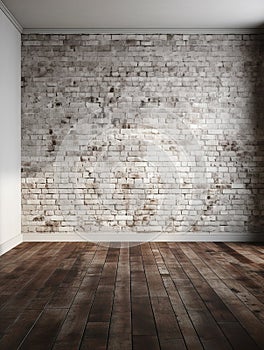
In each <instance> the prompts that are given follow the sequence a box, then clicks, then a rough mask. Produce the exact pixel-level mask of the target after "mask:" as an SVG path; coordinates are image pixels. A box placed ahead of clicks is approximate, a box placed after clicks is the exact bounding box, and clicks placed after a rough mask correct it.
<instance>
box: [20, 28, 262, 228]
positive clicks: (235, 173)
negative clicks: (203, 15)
mask: <svg viewBox="0 0 264 350" xmlns="http://www.w3.org/2000/svg"><path fill="white" fill-rule="evenodd" d="M263 42H264V41H263V35H164V34H162V35H158V34H157V35H54V36H53V35H32V34H31V35H23V47H22V75H23V76H22V171H23V172H22V188H23V189H22V197H23V199H22V211H23V219H22V227H23V232H24V233H26V232H41V233H49V232H73V231H75V232H85V231H90V232H100V231H105V230H108V229H109V230H117V231H132V232H152V231H153V232H155V231H165V232H175V231H176V232H184V231H194V232H199V231H203V232H204V231H206V232H215V231H220V232H230V233H232V232H239V231H241V232H242V231H243V232H245V231H246V232H255V231H257V232H259V231H261V230H262V228H263V223H264V222H263V221H264V220H263V213H264V190H263V188H264V184H263V169H264V168H263V164H264V163H263V161H264V158H263V146H264V142H263V120H264V118H263V117H264V116H263V111H264V102H263V101H264V99H263V94H264V88H263V86H264V72H263V63H262V62H263Z"/></svg>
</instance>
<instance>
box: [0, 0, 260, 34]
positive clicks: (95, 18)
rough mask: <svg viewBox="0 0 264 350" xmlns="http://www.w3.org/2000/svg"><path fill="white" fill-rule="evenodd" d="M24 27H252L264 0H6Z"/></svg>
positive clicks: (6, 3) (256, 21)
mask: <svg viewBox="0 0 264 350" xmlns="http://www.w3.org/2000/svg"><path fill="white" fill-rule="evenodd" d="M3 2H4V4H5V5H6V6H7V8H8V9H9V10H10V11H11V13H12V14H13V15H14V16H15V18H16V19H17V20H18V22H19V23H20V24H21V25H22V26H23V27H24V28H47V29H48V28H50V29H53V28H54V29H59V28H68V29H72V28H76V29H78V28H110V29H111V28H112V29H115V28H127V29H129V28H155V29H159V28H190V29H191V28H220V29H221V28H253V27H258V26H263V24H264V0H3Z"/></svg>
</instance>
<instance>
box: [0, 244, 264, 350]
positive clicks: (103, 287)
mask: <svg viewBox="0 0 264 350" xmlns="http://www.w3.org/2000/svg"><path fill="white" fill-rule="evenodd" d="M263 291H264V245H260V244H237V243H236V244H234V243H229V244H224V243H145V244H143V245H138V246H134V247H130V248H122V249H119V248H108V247H103V246H97V245H94V244H90V243H23V244H21V245H19V246H18V247H17V248H15V249H13V250H11V251H10V252H8V253H7V254H5V255H4V256H2V257H1V258H0V302H1V309H0V349H4V350H12V349H26V350H31V349H34V350H35V349H37V350H39V349H45V350H46V349H55V350H61V349H63V350H74V349H92V350H100V349H111V350H117V349H120V350H127V349H128V350H129V349H144V350H155V349H166V350H167V349H210V350H217V349H220V350H224V349H238V350H243V349H249V350H253V349H264V293H263Z"/></svg>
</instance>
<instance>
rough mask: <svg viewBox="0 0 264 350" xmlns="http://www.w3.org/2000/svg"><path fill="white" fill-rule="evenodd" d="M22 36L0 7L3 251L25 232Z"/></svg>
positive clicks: (0, 214) (0, 212)
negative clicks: (22, 224) (22, 178)
mask: <svg viewBox="0 0 264 350" xmlns="http://www.w3.org/2000/svg"><path fill="white" fill-rule="evenodd" d="M20 67H21V35H20V33H19V31H18V30H17V29H16V28H15V26H14V25H13V24H12V23H11V22H10V20H9V19H8V18H7V17H6V15H5V14H4V13H3V12H2V11H1V10H0V254H3V253H4V252H6V251H8V250H9V249H11V248H13V247H14V246H16V245H17V244H19V243H20V242H22V235H21V186H20V183H21V180H20V163H21V162H20V157H21V156H20V154H21V132H20V130H21V122H20V120H21V98H20V79H21V68H20Z"/></svg>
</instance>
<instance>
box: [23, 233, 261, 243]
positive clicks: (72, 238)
mask: <svg viewBox="0 0 264 350" xmlns="http://www.w3.org/2000/svg"><path fill="white" fill-rule="evenodd" d="M23 241H24V242H85V241H88V242H148V241H149V242H264V233H258V234H257V233H252V234H251V233H243V232H242V233H234V232H232V233H231V232H196V233H194V232H187V233H155V232H154V233H143V234H140V233H108V232H105V233H102V232H100V233H99V232H98V233H94V234H90V233H89V234H88V233H87V234H85V233H82V234H77V233H59V232H54V233H47V234H44V233H42V234H36V233H24V234H23Z"/></svg>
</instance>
